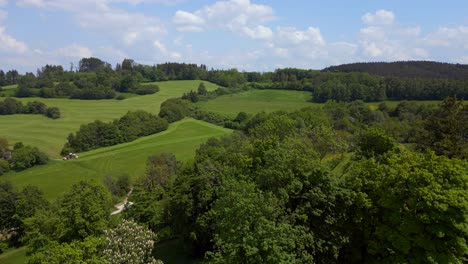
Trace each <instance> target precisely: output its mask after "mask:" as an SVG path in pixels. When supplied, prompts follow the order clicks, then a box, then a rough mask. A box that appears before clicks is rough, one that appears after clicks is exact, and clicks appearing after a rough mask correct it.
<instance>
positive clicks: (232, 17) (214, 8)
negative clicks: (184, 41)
mask: <svg viewBox="0 0 468 264" xmlns="http://www.w3.org/2000/svg"><path fill="white" fill-rule="evenodd" d="M274 19H275V15H274V11H273V8H271V7H270V6H266V5H259V4H253V3H251V1H250V0H228V1H218V2H216V3H214V4H213V5H209V6H205V7H203V8H201V9H199V10H197V11H195V12H187V11H182V10H179V11H177V12H176V13H175V15H174V17H173V19H172V21H173V23H174V24H175V25H176V28H177V30H178V31H180V32H200V31H204V30H208V29H221V30H227V31H230V32H233V33H238V34H241V35H245V36H247V37H251V38H254V39H265V38H270V37H271V35H272V31H271V29H270V28H268V27H266V26H264V25H262V23H266V22H269V21H272V20H274Z"/></svg>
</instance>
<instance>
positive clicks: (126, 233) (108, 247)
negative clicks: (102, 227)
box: [103, 220, 163, 264]
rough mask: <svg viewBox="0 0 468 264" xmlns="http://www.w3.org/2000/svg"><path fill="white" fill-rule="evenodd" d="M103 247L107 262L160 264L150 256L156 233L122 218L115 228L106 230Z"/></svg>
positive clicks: (160, 263)
mask: <svg viewBox="0 0 468 264" xmlns="http://www.w3.org/2000/svg"><path fill="white" fill-rule="evenodd" d="M105 234H106V240H105V245H104V248H103V255H104V258H105V259H106V260H107V262H108V263H116V264H120V263H122V264H140V263H141V264H146V263H154V264H162V263H163V262H162V261H160V260H156V259H154V258H153V257H152V256H151V253H152V250H153V247H154V240H155V239H156V235H155V234H154V233H153V232H152V231H151V230H148V229H146V228H145V227H143V226H140V225H138V224H137V223H135V222H133V221H131V220H130V221H129V220H123V221H122V223H120V224H119V225H118V226H117V227H116V228H114V229H111V230H106V231H105Z"/></svg>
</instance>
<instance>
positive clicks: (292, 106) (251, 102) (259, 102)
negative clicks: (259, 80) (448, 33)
mask: <svg viewBox="0 0 468 264" xmlns="http://www.w3.org/2000/svg"><path fill="white" fill-rule="evenodd" d="M311 98H312V94H311V93H310V92H303V91H287V90H250V91H247V92H243V93H237V94H229V95H223V96H220V97H218V98H215V99H213V100H208V101H200V102H198V103H196V105H197V106H198V107H200V108H201V109H203V110H205V111H211V112H215V113H218V114H221V115H224V116H227V117H231V118H232V117H235V116H236V115H237V114H238V113H239V112H240V111H244V112H246V113H249V114H255V113H258V112H260V111H265V112H273V111H277V110H286V111H293V110H296V109H301V108H303V107H307V106H320V105H323V104H319V103H312V102H309V101H310V99H311ZM400 102H401V101H386V102H385V103H386V104H387V105H388V107H390V108H394V107H396V106H397V105H398V104H399V103H400ZM409 102H411V103H417V104H432V105H437V104H439V103H440V101H409ZM367 104H368V105H370V107H371V108H373V109H376V108H377V107H378V105H379V104H380V102H372V103H367Z"/></svg>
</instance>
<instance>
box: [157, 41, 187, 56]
mask: <svg viewBox="0 0 468 264" xmlns="http://www.w3.org/2000/svg"><path fill="white" fill-rule="evenodd" d="M153 45H154V47H156V49H157V50H158V51H159V53H160V55H162V57H164V58H168V59H172V60H176V61H178V60H180V59H181V58H182V55H180V53H178V52H175V51H171V50H169V49H167V48H166V46H165V45H164V44H163V43H161V41H159V40H155V41H154V42H153Z"/></svg>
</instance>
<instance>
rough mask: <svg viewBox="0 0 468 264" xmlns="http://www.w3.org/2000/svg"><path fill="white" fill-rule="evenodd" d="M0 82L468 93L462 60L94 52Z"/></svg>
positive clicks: (322, 95) (62, 87)
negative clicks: (233, 64)
mask: <svg viewBox="0 0 468 264" xmlns="http://www.w3.org/2000/svg"><path fill="white" fill-rule="evenodd" d="M1 73H3V71H0V86H2V84H3V85H8V84H18V89H17V90H16V93H15V95H16V96H17V97H31V96H40V97H46V98H51V97H69V98H75V99H113V98H120V99H123V98H124V97H122V96H120V97H119V94H120V93H136V94H141V95H144V94H151V93H155V92H157V91H159V88H158V87H157V86H155V85H143V83H145V82H155V81H167V80H206V81H210V82H213V83H215V84H217V85H220V86H223V87H229V88H235V87H239V86H242V85H245V86H248V87H249V88H256V89H286V90H305V91H311V92H313V93H314V97H313V100H314V101H315V102H326V101H327V100H336V101H345V102H351V101H354V100H363V101H367V102H374V101H384V100H387V99H390V100H442V99H444V98H445V97H447V96H456V97H458V98H460V99H467V98H468V66H467V65H459V64H448V63H436V62H395V63H362V64H350V65H341V66H336V67H330V68H326V69H324V70H323V71H315V70H301V69H293V68H287V69H278V70H276V71H274V72H265V73H259V72H239V71H237V70H235V69H231V70H214V69H210V70H208V69H207V67H206V65H203V64H202V65H197V64H185V63H164V64H158V65H153V66H148V65H142V64H137V63H135V62H134V61H133V60H131V59H125V60H124V61H122V63H121V64H117V65H116V66H115V67H114V68H112V67H111V65H110V64H108V63H106V62H104V61H102V60H100V59H98V58H83V59H82V60H81V61H80V63H79V66H78V67H77V69H74V68H71V69H70V70H69V71H65V70H64V69H63V67H62V66H53V65H46V66H44V67H42V68H41V69H38V71H37V73H36V75H34V74H33V73H26V74H25V75H18V73H17V71H15V70H11V71H8V72H7V73H6V74H1Z"/></svg>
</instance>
